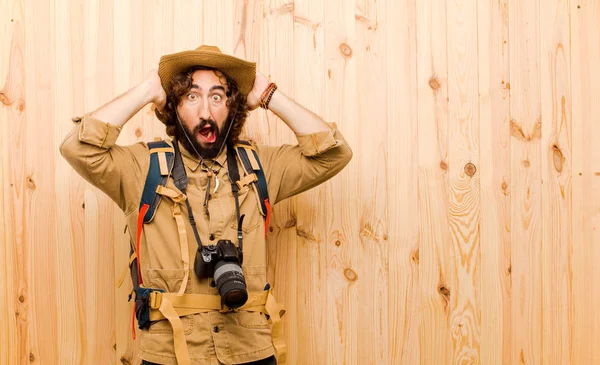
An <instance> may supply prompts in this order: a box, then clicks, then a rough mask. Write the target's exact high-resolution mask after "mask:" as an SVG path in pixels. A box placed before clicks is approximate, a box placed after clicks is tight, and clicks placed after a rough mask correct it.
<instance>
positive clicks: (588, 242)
mask: <svg viewBox="0 0 600 365" xmlns="http://www.w3.org/2000/svg"><path fill="white" fill-rule="evenodd" d="M570 10H571V49H572V52H571V80H572V89H571V90H572V128H573V134H572V136H573V137H572V140H573V150H572V156H573V157H572V161H573V162H572V176H573V185H572V213H573V214H572V233H571V235H572V236H571V237H572V242H573V245H572V246H571V249H572V250H573V253H572V265H571V267H572V268H573V281H572V283H573V289H572V290H573V310H572V318H573V327H572V330H571V336H572V347H573V350H572V353H571V356H572V358H571V363H572V364H586V365H588V364H589V365H591V364H596V363H598V362H599V361H600V348H599V347H598V346H597V345H598V338H600V311H599V310H598V305H597V303H599V302H600V269H599V268H598V263H599V262H600V247H598V242H600V229H599V227H600V148H599V147H598V140H599V139H600V72H599V71H598V67H597V65H598V64H600V3H598V2H597V1H593V0H582V1H571V2H570Z"/></svg>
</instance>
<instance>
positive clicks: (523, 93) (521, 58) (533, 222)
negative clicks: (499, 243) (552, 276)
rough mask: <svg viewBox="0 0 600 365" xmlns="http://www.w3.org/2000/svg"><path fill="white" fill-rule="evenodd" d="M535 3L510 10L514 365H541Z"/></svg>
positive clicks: (512, 6)
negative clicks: (517, 364) (519, 364)
mask: <svg viewBox="0 0 600 365" xmlns="http://www.w3.org/2000/svg"><path fill="white" fill-rule="evenodd" d="M539 6H540V2H539V1H538V0H526V1H518V2H511V3H510V4H509V6H508V8H509V42H508V43H509V54H510V63H511V67H510V85H511V87H510V92H511V98H510V131H511V181H512V186H513V188H512V190H511V193H512V195H511V216H512V219H513V220H512V225H511V245H512V248H511V252H512V266H511V267H512V270H511V279H512V305H511V309H512V327H511V329H512V360H511V362H512V363H523V364H541V363H542V333H543V332H542V328H543V327H542V262H541V259H542V257H541V250H542V248H541V243H542V242H541V240H542V197H541V192H542V186H541V185H542V184H541V183H542V181H541V167H542V166H541V165H542V160H541V141H540V138H541V132H542V125H541V123H542V117H541V89H540V77H541V75H540V51H539V50H540V44H539V40H540V31H539V13H540V11H539V9H540V8H539Z"/></svg>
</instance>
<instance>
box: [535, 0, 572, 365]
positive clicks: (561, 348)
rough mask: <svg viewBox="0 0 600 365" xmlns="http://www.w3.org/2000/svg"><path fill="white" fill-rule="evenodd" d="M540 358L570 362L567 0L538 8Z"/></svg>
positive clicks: (552, 364) (562, 364) (556, 364)
mask: <svg viewBox="0 0 600 365" xmlns="http://www.w3.org/2000/svg"><path fill="white" fill-rule="evenodd" d="M540 10H541V12H540V29H542V30H543V31H541V34H540V70H541V77H540V81H541V83H540V91H541V100H542V103H541V111H542V139H541V153H542V160H541V167H542V222H543V223H542V278H543V279H542V280H543V283H542V286H543V290H542V293H543V294H542V309H543V314H542V315H543V317H542V321H543V328H544V331H543V336H544V337H543V341H542V345H543V348H542V363H543V364H548V365H569V364H571V310H572V300H573V298H572V283H571V278H572V269H571V251H572V247H571V244H572V242H571V214H572V211H571V204H572V202H571V194H572V190H571V181H572V179H571V163H572V162H571V161H572V158H571V146H572V141H571V133H572V130H571V102H572V98H571V75H570V71H571V44H570V38H571V32H570V31H571V29H570V19H569V12H570V9H569V0H553V1H547V2H544V6H541V8H540Z"/></svg>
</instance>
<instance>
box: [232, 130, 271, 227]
mask: <svg viewBox="0 0 600 365" xmlns="http://www.w3.org/2000/svg"><path fill="white" fill-rule="evenodd" d="M235 147H236V151H237V154H238V156H239V158H240V161H241V162H242V165H243V166H244V170H245V171H246V173H247V174H248V175H249V176H251V175H254V176H256V178H255V179H253V180H254V181H253V183H252V184H253V186H254V189H255V190H256V194H257V195H258V200H259V203H260V204H259V206H260V212H261V214H262V215H263V216H264V217H265V236H266V232H267V229H268V227H269V220H270V218H271V203H270V201H269V190H268V189H267V179H266V177H265V172H264V170H263V168H262V164H261V163H260V160H259V158H258V153H257V152H256V149H255V148H254V146H253V145H252V144H251V143H250V142H248V141H239V142H238V144H237V145H236V146H235Z"/></svg>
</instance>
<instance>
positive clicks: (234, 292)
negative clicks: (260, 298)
mask: <svg viewBox="0 0 600 365" xmlns="http://www.w3.org/2000/svg"><path fill="white" fill-rule="evenodd" d="M214 279H215V282H216V283H217V289H218V290H219V295H221V298H222V300H223V303H224V304H225V305H226V306H228V307H229V308H239V307H241V306H243V305H244V304H246V301H247V300H248V291H247V290H246V280H245V279H244V274H243V273H242V268H241V267H240V265H238V264H237V263H235V262H231V261H220V262H218V263H217V264H216V265H215V275H214Z"/></svg>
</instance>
